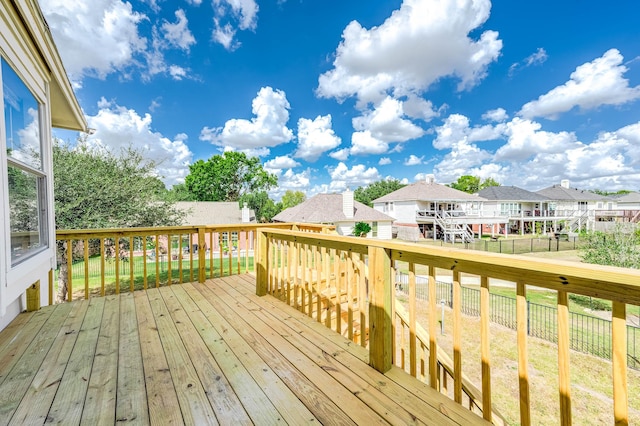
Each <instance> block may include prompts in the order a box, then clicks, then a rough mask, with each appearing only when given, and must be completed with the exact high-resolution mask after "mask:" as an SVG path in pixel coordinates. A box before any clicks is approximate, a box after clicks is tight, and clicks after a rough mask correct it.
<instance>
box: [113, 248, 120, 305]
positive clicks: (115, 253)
mask: <svg viewBox="0 0 640 426" xmlns="http://www.w3.org/2000/svg"><path fill="white" fill-rule="evenodd" d="M113 241H114V243H115V244H114V246H113V257H114V260H115V265H116V294H120V238H118V237H114V238H113Z"/></svg>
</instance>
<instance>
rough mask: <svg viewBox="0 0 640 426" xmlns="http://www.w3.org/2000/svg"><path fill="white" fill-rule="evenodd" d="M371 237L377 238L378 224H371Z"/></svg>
mask: <svg viewBox="0 0 640 426" xmlns="http://www.w3.org/2000/svg"><path fill="white" fill-rule="evenodd" d="M371 236H372V237H373V238H376V237H377V236H378V222H371Z"/></svg>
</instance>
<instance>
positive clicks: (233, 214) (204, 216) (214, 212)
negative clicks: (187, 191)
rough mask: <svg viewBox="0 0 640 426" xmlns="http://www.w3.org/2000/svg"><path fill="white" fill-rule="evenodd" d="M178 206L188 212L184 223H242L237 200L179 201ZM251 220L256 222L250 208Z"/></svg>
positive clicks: (192, 224) (240, 210)
mask: <svg viewBox="0 0 640 426" xmlns="http://www.w3.org/2000/svg"><path fill="white" fill-rule="evenodd" d="M176 207H177V208H178V209H179V210H182V211H184V212H185V213H186V216H185V218H184V220H183V221H182V222H183V223H182V224H183V225H188V226H196V225H221V224H228V223H242V209H241V208H240V205H239V204H238V202H237V201H231V202H223V201H179V202H177V203H176ZM249 222H251V223H255V222H256V214H255V212H254V211H253V210H249Z"/></svg>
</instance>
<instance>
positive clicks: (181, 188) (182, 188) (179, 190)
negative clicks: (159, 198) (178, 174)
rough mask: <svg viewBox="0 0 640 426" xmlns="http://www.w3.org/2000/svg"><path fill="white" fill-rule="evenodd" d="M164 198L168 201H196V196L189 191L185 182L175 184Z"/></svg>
mask: <svg viewBox="0 0 640 426" xmlns="http://www.w3.org/2000/svg"><path fill="white" fill-rule="evenodd" d="M163 198H164V199H165V200H167V201H196V196H195V195H194V194H193V193H192V192H189V190H188V189H187V186H186V185H185V184H184V183H178V184H175V185H173V186H172V187H171V189H170V190H168V191H167V192H166V193H165V195H164V197H163Z"/></svg>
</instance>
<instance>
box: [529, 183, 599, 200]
mask: <svg viewBox="0 0 640 426" xmlns="http://www.w3.org/2000/svg"><path fill="white" fill-rule="evenodd" d="M536 193H538V194H540V195H544V196H545V197H548V198H550V199H551V200H558V201H602V200H605V199H606V198H607V197H606V196H604V195H598V194H596V193H594V192H591V191H587V190H584V189H577V188H566V187H564V186H562V185H553V186H550V187H548V188H544V189H541V190H539V191H536Z"/></svg>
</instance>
